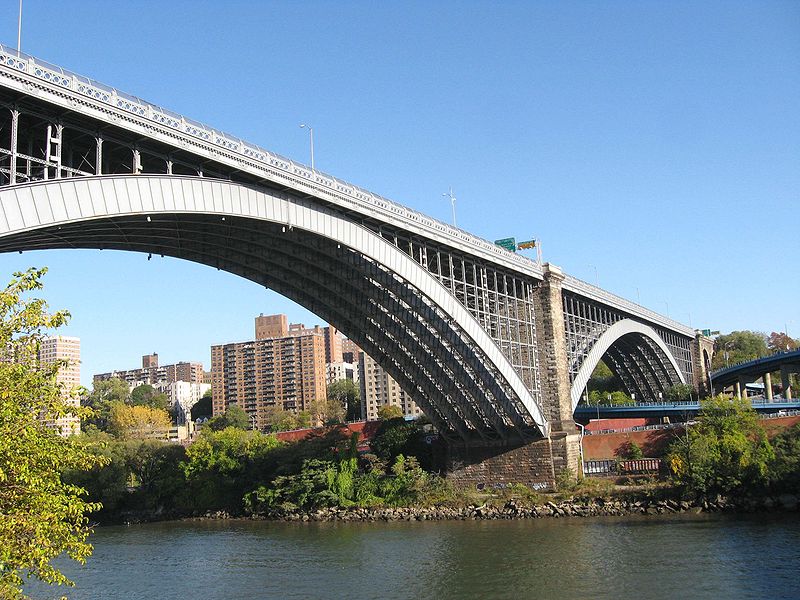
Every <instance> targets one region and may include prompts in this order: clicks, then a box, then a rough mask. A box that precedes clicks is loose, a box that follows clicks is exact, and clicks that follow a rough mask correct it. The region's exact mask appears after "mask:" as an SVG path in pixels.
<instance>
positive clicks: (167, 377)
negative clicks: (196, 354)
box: [93, 353, 203, 388]
mask: <svg viewBox="0 0 800 600" xmlns="http://www.w3.org/2000/svg"><path fill="white" fill-rule="evenodd" d="M112 377H117V378H119V379H124V380H125V381H126V382H128V385H129V386H130V387H131V388H134V387H136V386H139V385H142V384H150V385H157V384H165V383H173V382H175V381H188V382H189V383H203V363H198V362H179V363H176V364H174V365H163V366H159V365H158V354H155V353H154V354H146V355H145V356H143V357H142V368H141V369H129V370H127V371H111V372H110V373H100V374H98V375H95V376H94V377H93V380H94V381H106V380H108V379H111V378H112Z"/></svg>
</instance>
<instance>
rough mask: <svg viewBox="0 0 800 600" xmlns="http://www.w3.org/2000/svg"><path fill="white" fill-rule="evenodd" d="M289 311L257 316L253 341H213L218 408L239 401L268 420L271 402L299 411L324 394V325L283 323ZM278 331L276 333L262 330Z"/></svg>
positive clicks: (262, 422)
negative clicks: (312, 326) (267, 411)
mask: <svg viewBox="0 0 800 600" xmlns="http://www.w3.org/2000/svg"><path fill="white" fill-rule="evenodd" d="M285 322H286V317H285V315H270V316H266V317H265V316H264V315H260V316H259V317H256V338H257V339H255V340H253V341H248V342H238V343H232V344H221V345H216V346H212V347H211V393H212V395H213V410H214V414H215V415H217V414H221V413H223V412H225V410H226V409H227V407H228V405H230V404H232V403H236V404H237V405H239V406H240V407H241V408H243V409H244V410H245V411H247V413H248V414H249V415H250V417H251V419H253V422H254V424H255V426H256V427H257V428H259V429H262V428H264V427H266V426H267V421H266V415H265V411H266V410H267V409H268V408H269V407H272V406H278V407H281V408H283V409H285V410H290V411H293V412H299V411H302V410H309V409H311V407H312V404H313V403H314V401H316V400H318V399H323V398H325V393H326V390H325V336H324V333H323V330H322V328H320V327H314V328H313V329H306V328H305V326H303V325H300V324H292V325H289V326H287V327H285V326H284V324H285ZM271 334H279V335H277V336H276V337H262V338H259V337H258V336H259V335H262V336H263V335H271Z"/></svg>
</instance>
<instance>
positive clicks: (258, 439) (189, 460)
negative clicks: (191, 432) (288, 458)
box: [181, 427, 281, 511]
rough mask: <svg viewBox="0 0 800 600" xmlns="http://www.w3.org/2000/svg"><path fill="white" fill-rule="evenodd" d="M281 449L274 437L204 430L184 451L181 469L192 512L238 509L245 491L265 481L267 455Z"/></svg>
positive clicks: (236, 431)
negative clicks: (186, 485) (184, 457)
mask: <svg viewBox="0 0 800 600" xmlns="http://www.w3.org/2000/svg"><path fill="white" fill-rule="evenodd" d="M280 446H281V443H280V442H279V441H278V440H277V439H276V438H275V436H273V435H264V434H263V433H260V432H258V431H243V430H242V429H239V428H236V427H226V428H225V429H223V430H220V431H213V430H210V429H207V428H205V427H204V428H203V430H202V431H201V433H200V436H199V437H198V439H197V440H196V441H195V442H194V443H193V444H191V445H190V446H188V447H187V448H186V460H185V461H184V462H183V463H182V465H181V466H182V469H183V472H184V474H185V477H186V481H187V484H188V486H189V489H188V493H189V495H190V497H191V501H192V503H193V504H194V506H193V508H194V509H195V510H209V509H221V508H224V509H226V510H232V511H237V510H239V509H241V503H242V495H243V494H244V492H245V491H247V490H249V489H252V487H253V486H255V485H258V484H259V483H262V482H263V483H266V481H264V479H265V477H266V475H265V473H267V472H269V466H268V465H267V464H266V463H268V462H269V458H270V454H271V453H272V452H273V451H274V450H275V449H277V448H279V447H280Z"/></svg>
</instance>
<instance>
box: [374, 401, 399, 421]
mask: <svg viewBox="0 0 800 600" xmlns="http://www.w3.org/2000/svg"><path fill="white" fill-rule="evenodd" d="M378 418H379V419H380V420H381V421H391V420H392V419H402V418H403V409H402V408H400V407H399V406H397V405H396V404H384V405H383V406H381V407H380V408H379V409H378Z"/></svg>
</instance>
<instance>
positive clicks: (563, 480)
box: [556, 469, 578, 492]
mask: <svg viewBox="0 0 800 600" xmlns="http://www.w3.org/2000/svg"><path fill="white" fill-rule="evenodd" d="M577 487H578V478H577V476H576V475H575V471H573V470H572V469H564V470H563V471H561V472H560V473H558V474H557V475H556V490H557V491H559V492H572V491H574V490H575V489H577Z"/></svg>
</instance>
